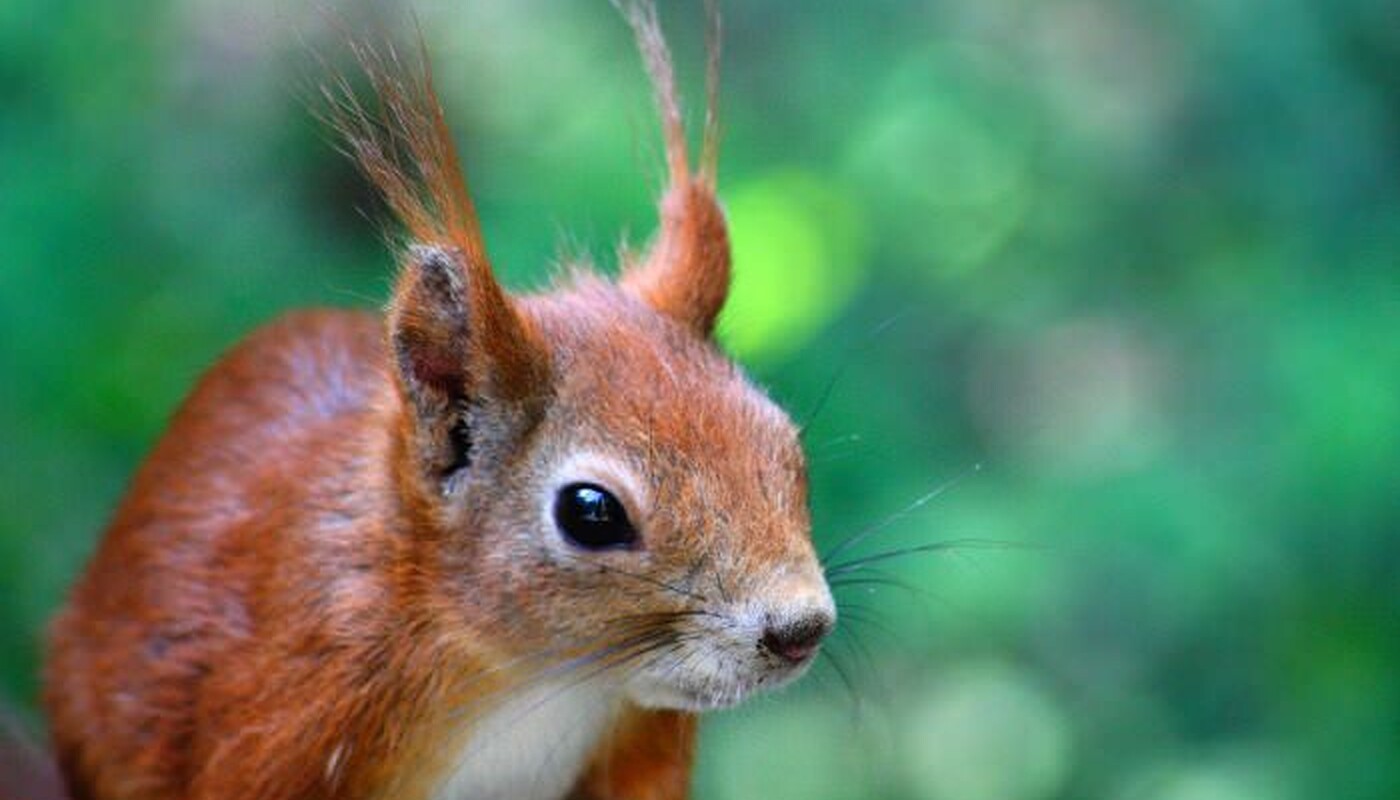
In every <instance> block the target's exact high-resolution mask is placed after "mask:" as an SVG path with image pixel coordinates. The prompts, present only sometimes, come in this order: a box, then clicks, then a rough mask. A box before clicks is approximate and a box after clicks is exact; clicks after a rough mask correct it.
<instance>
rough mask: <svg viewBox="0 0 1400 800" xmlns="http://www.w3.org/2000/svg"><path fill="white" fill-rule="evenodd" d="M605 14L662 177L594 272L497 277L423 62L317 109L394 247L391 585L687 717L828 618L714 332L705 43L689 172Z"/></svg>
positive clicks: (805, 536) (794, 460)
mask: <svg viewBox="0 0 1400 800" xmlns="http://www.w3.org/2000/svg"><path fill="white" fill-rule="evenodd" d="M624 10H625V12H626V14H627V17H628V19H629V21H630V22H631V24H632V26H633V28H634V31H635V33H636V35H637V39H638V42H639V44H640V46H641V49H642V52H643V56H644V60H645V61H646V64H647V66H648V71H649V72H650V74H651V77H652V79H653V85H654V87H655V89H656V97H657V101H658V105H659V106H660V108H661V114H662V120H663V129H664V131H665V138H666V146H667V161H668V165H669V171H670V186H669V188H668V189H667V191H666V192H665V194H664V196H663V198H662V201H661V204H660V228H659V232H658V234H657V236H656V238H655V240H654V241H653V243H652V245H651V247H650V248H649V249H648V251H647V252H646V253H645V254H644V255H640V256H636V257H627V258H625V259H624V265H623V269H622V273H621V276H620V278H619V279H618V280H616V281H610V280H607V279H604V278H602V277H599V276H596V275H593V274H590V273H587V272H582V271H580V272H577V273H576V274H574V275H573V276H572V277H571V278H569V279H568V280H567V281H566V282H564V283H563V284H561V285H560V286H558V287H557V288H556V289H554V290H553V291H551V292H548V293H544V294H537V295H526V296H519V297H517V296H512V295H511V294H509V293H507V292H506V291H505V290H504V289H502V287H501V286H500V285H499V284H498V283H497V281H496V279H495V277H494V275H493V273H492V270H491V267H490V264H489V262H488V260H487V258H486V253H485V247H484V245H483V244H482V240H481V235H480V230H479V226H478V223H477V221H476V215H475V211H474V209H473V207H472V204H471V200H470V197H469V195H468V194H467V192H466V188H465V184H464V183H463V182H462V180H461V178H460V169H459V168H458V164H457V158H456V155H455V152H454V151H453V149H452V144H451V139H450V136H449V135H448V133H447V128H446V125H445V123H444V121H443V117H442V112H441V110H440V107H439V105H438V103H437V100H436V97H435V96H434V93H433V90H432V81H431V76H430V73H429V72H428V71H427V69H426V66H424V67H423V68H422V69H421V70H419V71H418V72H417V73H409V72H408V71H406V70H405V69H404V68H403V65H402V63H401V62H400V61H399V60H398V58H397V56H394V55H392V51H391V56H390V57H389V58H384V57H381V56H379V55H378V54H377V53H375V52H374V51H373V50H371V49H368V48H359V49H357V51H356V52H357V55H358V56H359V57H360V61H361V63H362V65H363V66H364V67H365V69H366V71H367V72H368V74H369V76H370V78H371V81H372V82H373V84H374V86H375V88H376V90H377V93H378V97H379V101H380V106H379V108H378V110H377V111H376V112H373V113H372V112H370V111H368V110H366V109H365V108H364V107H362V106H361V105H360V104H359V102H358V101H357V100H355V99H354V98H353V97H349V96H336V97H334V98H333V100H334V101H335V105H334V110H335V112H336V116H335V121H336V122H337V124H338V125H339V127H340V128H341V129H342V131H343V132H344V133H345V134H346V139H347V142H348V144H349V150H350V151H351V154H352V155H353V156H355V157H356V159H357V160H358V161H359V162H360V164H361V166H362V168H363V169H364V170H365V172H366V173H367V174H368V175H369V177H370V178H371V179H372V180H373V181H374V182H375V183H376V184H377V186H378V187H379V188H380V189H381V191H382V192H383V194H384V195H385V197H386V198H387V200H388V203H389V205H390V206H391V207H392V208H393V209H394V210H395V212H396V213H397V215H398V216H399V217H400V219H401V220H402V221H403V222H404V224H405V226H406V227H407V229H408V232H409V235H410V237H411V238H412V239H413V240H414V242H415V243H414V244H412V245H410V246H408V247H407V248H405V252H404V258H403V264H402V270H401V273H400V276H399V279H398V282H397V286H396V289H395V292H394V296H393V300H392V302H391V304H390V307H389V311H388V314H387V320H388V339H389V352H390V353H391V355H392V360H393V373H394V379H395V385H396V388H397V392H396V399H397V405H396V409H395V424H396V436H395V438H394V443H395V445H394V453H393V456H394V463H395V478H396V488H397V491H398V493H399V495H400V498H401V507H402V508H403V509H404V512H405V513H404V518H405V519H406V520H409V522H410V527H411V528H412V531H411V532H409V533H408V535H409V536H410V537H412V541H413V544H412V546H411V552H412V556H411V559H412V561H413V563H412V565H411V572H412V574H413V576H414V587H415V588H414V591H413V594H414V596H415V597H416V598H417V599H418V600H419V601H420V602H421V604H422V606H423V608H424V609H426V610H428V611H429V612H430V613H431V616H432V619H433V620H434V625H435V626H436V628H437V629H438V630H439V631H443V632H444V633H443V635H444V636H446V637H447V638H449V639H453V640H456V641H459V642H461V643H462V646H463V648H464V649H466V650H469V651H476V652H479V651H480V650H481V649H482V648H483V647H485V648H490V649H491V650H492V651H493V653H494V658H493V659H491V661H492V662H493V663H502V664H512V665H515V666H516V667H518V668H517V669H513V670H511V671H512V672H514V673H517V674H520V675H530V674H547V673H550V672H554V671H559V670H578V671H579V672H581V673H582V674H587V675H598V676H602V677H604V679H610V680H615V682H616V684H617V685H618V686H619V688H620V689H621V690H622V691H623V693H624V694H625V696H627V697H628V698H630V699H631V700H632V701H634V702H636V703H638V704H641V705H644V706H650V707H665V708H681V709H690V710H699V709H705V708H713V707H719V706H724V705H730V704H733V703H735V702H738V701H739V700H741V699H742V698H744V697H745V696H747V695H748V694H749V693H750V692H751V691H753V690H755V689H757V688H760V687H769V686H776V685H779V684H782V683H785V682H786V681H788V680H791V679H792V678H794V677H796V676H797V675H799V674H800V673H801V672H802V671H803V669H805V667H806V666H807V665H809V664H810V662H811V660H812V656H813V654H814V653H815V651H816V649H817V647H818V645H819V643H820V641H821V639H822V637H823V636H824V635H825V634H826V633H827V632H828V631H830V629H831V628H832V626H833V624H834V622H835V606H834V603H833V601H832V598H831V593H830V591H829V589H828V587H827V584H826V581H825V579H824V576H823V573H822V569H821V566H820V564H819V561H818V559H817V556H816V553H815V551H814V549H813V546H812V543H811V540H810V520H809V515H808V503H807V475H806V460H805V458H804V455H803V452H802V448H801V445H800V440H799V432H798V429H797V427H796V426H795V425H794V424H793V423H792V421H791V420H790V419H789V418H788V416H787V415H786V414H785V413H784V412H783V411H782V410H781V409H780V408H779V407H778V406H777V405H776V404H775V403H774V402H772V401H771V400H770V399H769V398H768V397H767V396H766V395H765V394H764V393H763V392H762V391H761V390H760V389H759V388H758V387H756V386H755V385H754V384H753V383H752V382H751V381H750V380H749V379H748V378H747V377H746V376H745V375H744V373H743V371H742V370H741V369H740V368H739V367H738V366H736V365H735V364H734V362H733V361H731V360H730V359H729V358H727V357H726V356H725V354H724V353H723V352H722V351H721V350H720V348H719V346H718V345H717V344H716V343H715V341H714V339H713V332H714V326H715V320H716V317H717V316H718V314H719V312H720V310H721V307H722V306H723V303H724V300H725V296H726V294H727V291H728V288H729V274H730V247H729V239H728V234H727V229H726V224H725V219H724V214H723V211H722V209H721V208H720V206H719V203H718V202H717V199H716V194H715V180H714V151H715V141H716V138H717V137H716V134H715V129H714V125H713V119H714V115H713V97H714V86H715V82H716V78H715V74H716V72H715V69H716V68H715V63H716V59H717V55H716V53H717V48H716V47H712V48H711V51H710V52H711V59H710V70H709V73H708V74H709V79H710V80H709V85H710V89H711V91H710V97H711V113H710V114H709V115H708V117H707V119H708V121H709V122H708V124H707V126H706V133H705V144H704V148H703V151H702V156H701V159H700V165H699V168H698V169H697V170H694V171H693V170H692V169H691V167H690V163H689V158H688V156H687V154H686V151H685V135H684V130H683V128H682V124H681V120H680V113H679V110H678V105H677V98H676V92H675V86H674V77H673V75H672V70H671V66H670V61H669V56H668V54H667V51H666V47H665V43H664V40H663V39H662V37H661V34H660V28H659V24H658V22H657V18H656V14H655V10H654V8H653V7H652V6H650V5H649V4H641V3H636V4H631V5H628V6H626V8H625V9H624ZM712 41H713V40H712Z"/></svg>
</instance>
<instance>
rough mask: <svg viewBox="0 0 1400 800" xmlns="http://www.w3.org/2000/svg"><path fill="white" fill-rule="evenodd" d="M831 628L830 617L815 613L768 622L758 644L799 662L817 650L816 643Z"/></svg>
mask: <svg viewBox="0 0 1400 800" xmlns="http://www.w3.org/2000/svg"><path fill="white" fill-rule="evenodd" d="M830 630H831V618H830V617H829V616H827V615H826V614H821V613H815V614H808V615H806V616H803V617H799V618H797V619H796V620H792V621H790V622H787V623H783V624H770V625H769V626H768V628H767V630H765V631H764V632H763V638H762V639H760V640H759V645H760V646H762V647H763V649H764V650H767V651H768V652H770V653H772V654H773V655H775V656H778V657H779V658H782V659H784V660H786V661H791V662H792V663H794V664H800V663H801V662H803V661H806V660H807V659H808V658H810V657H811V656H812V654H813V653H815V652H816V651H817V645H819V644H821V642H822V639H823V638H824V637H825V636H826V634H827V633H828V632H829V631H830Z"/></svg>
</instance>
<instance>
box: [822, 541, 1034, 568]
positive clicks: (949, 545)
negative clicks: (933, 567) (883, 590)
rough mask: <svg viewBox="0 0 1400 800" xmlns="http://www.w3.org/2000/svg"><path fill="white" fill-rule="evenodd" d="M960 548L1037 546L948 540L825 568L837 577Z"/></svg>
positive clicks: (1011, 548) (901, 548) (1030, 547)
mask: <svg viewBox="0 0 1400 800" xmlns="http://www.w3.org/2000/svg"><path fill="white" fill-rule="evenodd" d="M960 548H977V549H983V550H1023V549H1024V550H1038V549H1040V548H1039V546H1038V545H1034V544H1029V543H1026V542H1007V541H1000V540H996V539H950V540H948V541H946V542H930V543H928V544H916V545H911V546H909V547H896V548H894V549H893V550H882V551H880V552H878V553H871V554H870V555H867V556H862V557H860V558H854V559H851V560H850V561H844V562H842V563H840V564H833V565H831V566H829V567H827V568H826V575H827V577H828V578H832V577H836V576H839V575H846V574H849V573H852V572H855V571H857V570H863V569H865V568H866V567H868V566H869V565H871V564H876V563H879V562H882V561H889V560H891V559H895V558H903V557H904V556H910V555H914V554H916V553H937V552H947V551H955V550H958V549H960Z"/></svg>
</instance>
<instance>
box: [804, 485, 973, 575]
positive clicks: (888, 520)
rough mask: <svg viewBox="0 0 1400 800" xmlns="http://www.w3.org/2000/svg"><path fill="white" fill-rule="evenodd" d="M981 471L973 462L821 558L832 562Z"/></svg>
mask: <svg viewBox="0 0 1400 800" xmlns="http://www.w3.org/2000/svg"><path fill="white" fill-rule="evenodd" d="M981 471H982V465H981V464H980V463H977V464H973V465H972V466H971V467H968V468H967V469H965V470H963V471H962V472H960V473H958V474H957V475H954V476H953V477H951V478H949V479H948V480H945V481H943V482H942V483H940V484H938V485H937V486H935V487H933V488H932V489H930V490H929V491H927V492H925V493H924V494H922V495H920V496H919V497H918V498H916V499H915V500H914V502H912V503H910V504H909V505H907V506H905V507H904V508H901V509H900V510H898V511H896V512H894V513H893V514H891V515H889V516H888V517H885V518H884V519H882V520H880V521H879V522H877V523H875V524H874V525H871V526H869V527H867V528H865V529H864V530H860V531H857V532H855V533H853V534H851V535H850V536H848V537H846V538H845V539H844V540H842V541H840V542H838V543H837V544H836V546H835V547H833V548H831V550H829V551H827V552H826V553H825V554H824V555H823V556H822V558H821V560H822V563H823V564H825V563H828V562H830V561H831V559H833V558H835V557H836V556H838V555H840V554H841V553H844V552H846V551H847V550H850V549H851V548H853V547H855V546H856V545H858V544H860V543H861V542H863V541H865V540H866V539H869V538H870V537H871V536H874V535H875V534H877V533H879V532H880V531H883V530H885V529H886V528H888V527H890V526H891V525H893V524H895V523H896V522H899V521H900V520H902V519H904V518H905V517H907V516H909V515H910V514H912V513H914V512H915V511H918V510H919V509H921V508H923V507H924V506H926V505H928V504H929V503H931V502H933V500H934V499H936V498H938V497H940V496H942V495H943V494H944V493H946V492H947V491H949V490H950V489H952V488H953V487H955V486H957V485H958V484H960V483H962V482H963V481H964V480H966V479H967V477H968V476H970V475H972V474H974V473H977V472H981Z"/></svg>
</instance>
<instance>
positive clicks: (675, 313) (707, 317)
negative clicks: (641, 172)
mask: <svg viewBox="0 0 1400 800" xmlns="http://www.w3.org/2000/svg"><path fill="white" fill-rule="evenodd" d="M729 263H730V254H729V230H728V227H727V226H726V224H725V221H724V211H723V210H722V209H721V208H720V207H719V202H718V201H717V200H716V199H715V195H714V187H713V186H712V185H711V184H710V183H709V181H707V180H706V179H705V178H703V177H690V178H688V179H687V180H684V181H682V182H679V183H675V184H672V186H671V188H670V189H669V190H667V192H666V195H665V197H663V198H662V200H661V229H660V231H659V232H658V233H657V236H656V240H655V242H653V243H652V246H651V249H650V250H649V251H648V252H647V255H646V257H645V258H644V259H642V260H641V261H640V262H639V263H637V264H635V265H633V266H631V267H629V268H628V269H627V270H626V272H625V273H624V274H623V276H622V285H623V287H625V288H626V289H627V290H628V291H631V292H632V293H634V294H636V295H637V296H638V297H640V298H642V299H643V300H644V301H646V302H647V304H649V305H650V306H651V307H653V308H655V309H656V310H657V311H660V312H661V313H663V314H666V315H667V316H669V317H671V318H673V319H675V320H677V321H679V322H681V323H682V324H684V325H686V326H688V327H690V328H691V329H692V330H694V331H695V332H696V333H698V334H700V335H701V336H709V335H710V334H711V333H712V332H713V331H714V327H715V319H716V317H718V316H719V312H720V309H721V308H723V307H724V300H725V298H726V297H727V296H728V295H729Z"/></svg>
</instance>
